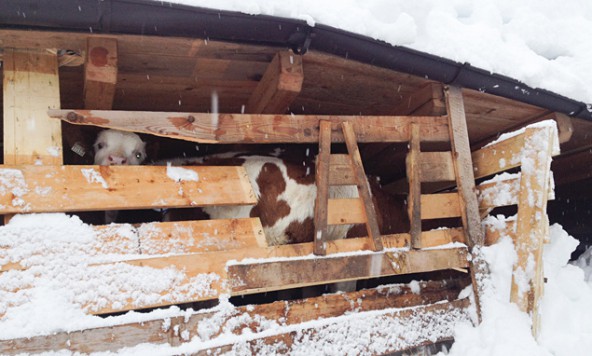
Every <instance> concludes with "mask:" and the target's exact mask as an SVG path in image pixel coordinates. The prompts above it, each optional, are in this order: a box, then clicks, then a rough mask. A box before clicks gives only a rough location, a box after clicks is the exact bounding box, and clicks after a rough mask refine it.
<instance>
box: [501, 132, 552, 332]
mask: <svg viewBox="0 0 592 356" xmlns="http://www.w3.org/2000/svg"><path fill="white" fill-rule="evenodd" d="M554 135H555V131H554V128H553V127H542V128H527V129H526V133H525V139H524V148H523V151H522V171H521V178H520V194H519V200H518V218H517V223H516V240H515V241H514V243H515V245H516V246H515V247H516V252H517V254H518V261H517V262H516V265H515V266H514V272H513V274H512V290H511V294H510V299H511V301H512V302H514V303H516V304H517V305H518V307H519V308H520V310H522V311H525V312H527V313H529V314H531V316H532V331H533V334H534V336H535V337H536V336H538V333H539V328H540V317H539V314H538V303H539V300H540V298H541V296H542V294H543V288H544V280H543V279H544V276H543V260H542V258H543V257H542V256H543V244H544V243H545V241H546V240H547V239H548V234H549V231H548V228H549V220H548V218H547V197H548V195H547V192H548V189H549V174H550V167H551V155H552V151H553V139H554Z"/></svg>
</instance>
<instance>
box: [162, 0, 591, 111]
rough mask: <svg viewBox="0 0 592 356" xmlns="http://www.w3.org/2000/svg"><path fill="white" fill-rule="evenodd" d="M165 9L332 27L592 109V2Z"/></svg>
mask: <svg viewBox="0 0 592 356" xmlns="http://www.w3.org/2000/svg"><path fill="white" fill-rule="evenodd" d="M157 1H158V2H159V3H163V1H161V0H157ZM166 2H173V3H180V4H187V5H191V6H198V7H206V8H213V9H218V10H228V11H238V12H243V13H246V14H252V15H260V14H261V15H271V16H277V17H285V18H293V19H298V20H304V21H306V22H307V23H308V24H309V25H311V26H315V25H317V24H323V25H327V26H332V27H335V28H339V29H342V30H345V31H349V32H353V33H358V34H361V35H365V36H368V37H371V38H374V39H379V40H382V41H385V42H387V43H390V44H392V45H399V46H405V47H408V48H412V49H415V50H419V51H423V52H427V53H430V54H434V55H437V56H441V57H444V58H448V59H451V60H453V61H456V62H460V63H464V62H468V63H471V64H472V65H473V66H475V67H478V68H481V69H484V70H486V71H489V72H492V73H497V74H501V75H505V76H508V77H511V78H514V79H517V80H519V81H522V82H523V83H525V84H527V85H528V86H531V87H533V88H543V89H547V90H550V91H553V92H555V93H558V94H561V95H564V96H566V97H569V98H572V99H575V100H579V101H583V102H586V103H592V87H591V86H590V85H589V83H590V82H592V67H591V66H590V58H592V42H591V41H590V40H589V39H590V38H592V2H590V1H586V0H566V1H562V2H558V1H555V0H544V1H542V0H524V1H520V2H519V3H516V2H515V1H512V0H475V1H471V0H451V1H439V0H418V1H405V0H325V1H316V0H168V1H166ZM278 31H281V28H278ZM494 86H495V85H494ZM488 89H490V88H482V90H484V91H487V90H488ZM515 89H516V90H521V91H523V92H525V94H528V91H527V90H526V89H524V88H521V87H516V88H515ZM591 110H592V109H591Z"/></svg>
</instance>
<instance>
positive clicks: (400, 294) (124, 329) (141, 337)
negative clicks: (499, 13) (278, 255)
mask: <svg viewBox="0 0 592 356" xmlns="http://www.w3.org/2000/svg"><path fill="white" fill-rule="evenodd" d="M420 288H421V294H417V293H413V291H412V289H411V288H410V287H409V286H406V285H396V286H395V288H388V287H383V288H375V289H366V290H362V291H359V292H350V293H339V294H328V295H323V296H320V297H315V298H308V299H304V300H294V301H277V302H273V303H269V304H262V305H249V306H241V307H236V308H234V310H233V312H232V313H228V311H227V310H225V311H210V312H198V313H194V314H191V315H188V316H178V317H172V318H167V319H155V320H148V321H144V322H142V323H127V324H122V325H113V326H107V327H100V328H92V329H86V330H81V331H73V332H60V333H56V334H54V335H44V336H35V337H31V338H21V339H12V340H0V353H2V354H3V355H13V354H18V353H40V352H48V351H58V350H69V351H71V352H78V353H92V352H105V351H111V352H115V351H117V350H119V349H121V348H124V347H133V346H135V345H138V344H141V343H147V342H150V343H152V344H170V345H171V346H176V345H180V344H182V343H183V342H186V341H187V340H191V339H193V337H196V336H198V330H200V325H203V324H204V323H206V322H207V321H208V320H213V319H214V318H216V319H218V318H219V319H220V323H219V324H218V325H219V327H218V328H217V330H212V332H211V333H210V336H209V339H214V338H216V337H217V336H219V335H220V334H221V333H222V332H223V331H224V330H230V331H231V334H234V335H241V334H243V333H245V332H252V333H256V332H261V331H262V330H261V327H262V325H261V323H260V322H257V321H256V320H258V319H259V320H276V321H277V322H278V323H280V325H282V326H288V325H296V324H299V323H304V322H307V321H312V320H316V319H318V318H330V317H337V316H341V315H344V314H346V313H353V312H357V313H359V312H366V311H373V310H380V309H386V308H405V307H411V306H415V305H420V304H428V303H435V302H438V301H441V300H453V299H454V298H455V297H456V295H457V294H458V290H459V289H460V288H462V285H459V284H458V283H454V282H452V283H451V282H450V281H447V282H446V283H443V282H420ZM352 300H354V301H356V302H355V303H352V302H351V301H352ZM465 304H466V305H465ZM451 307H452V305H451ZM462 307H463V308H466V307H468V303H464V304H463V306H462ZM239 318H242V319H239ZM166 325H168V327H164V326H166ZM182 334H183V335H186V336H187V337H185V338H183V337H181V335H182Z"/></svg>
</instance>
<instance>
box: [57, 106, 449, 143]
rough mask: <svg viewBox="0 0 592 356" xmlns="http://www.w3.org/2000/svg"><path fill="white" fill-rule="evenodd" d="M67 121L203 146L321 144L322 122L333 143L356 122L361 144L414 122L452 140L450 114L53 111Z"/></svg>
mask: <svg viewBox="0 0 592 356" xmlns="http://www.w3.org/2000/svg"><path fill="white" fill-rule="evenodd" d="M49 116H51V117H53V118H58V119H62V120H64V121H67V122H70V123H73V124H81V125H94V126H99V127H105V128H114V129H119V130H123V131H135V132H139V133H145V134H151V135H155V136H163V137H169V138H175V139H181V140H187V141H192V142H201V143H317V142H318V141H319V122H320V121H321V120H329V121H331V122H332V126H333V127H332V130H333V134H332V141H333V142H344V137H343V133H342V132H341V126H340V124H341V123H342V122H344V121H350V122H352V123H353V126H354V131H355V132H356V140H357V141H358V142H407V141H409V124H410V123H411V122H416V123H418V124H419V126H420V136H421V139H422V141H436V142H447V141H448V140H449V136H448V121H447V120H448V119H447V118H446V117H445V116H321V115H259V114H252V115H251V114H205V113H173V112H147V111H100V110H50V111H49Z"/></svg>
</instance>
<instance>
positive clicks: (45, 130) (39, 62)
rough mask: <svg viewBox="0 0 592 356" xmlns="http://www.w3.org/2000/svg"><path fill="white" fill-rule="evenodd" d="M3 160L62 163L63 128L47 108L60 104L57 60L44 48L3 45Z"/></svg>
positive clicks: (9, 161)
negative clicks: (19, 48) (49, 116)
mask: <svg viewBox="0 0 592 356" xmlns="http://www.w3.org/2000/svg"><path fill="white" fill-rule="evenodd" d="M2 69H3V73H4V74H3V77H4V80H3V86H2V88H3V101H4V104H3V108H4V116H3V122H4V128H3V129H4V142H3V145H4V163H5V164H55V165H59V164H62V131H61V125H60V123H59V122H55V121H54V120H48V117H47V109H48V108H49V109H58V108H59V107H60V87H59V83H60V82H59V77H58V60H57V56H56V55H55V54H51V53H48V52H47V51H46V50H15V49H10V48H4V60H3V63H2Z"/></svg>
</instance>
